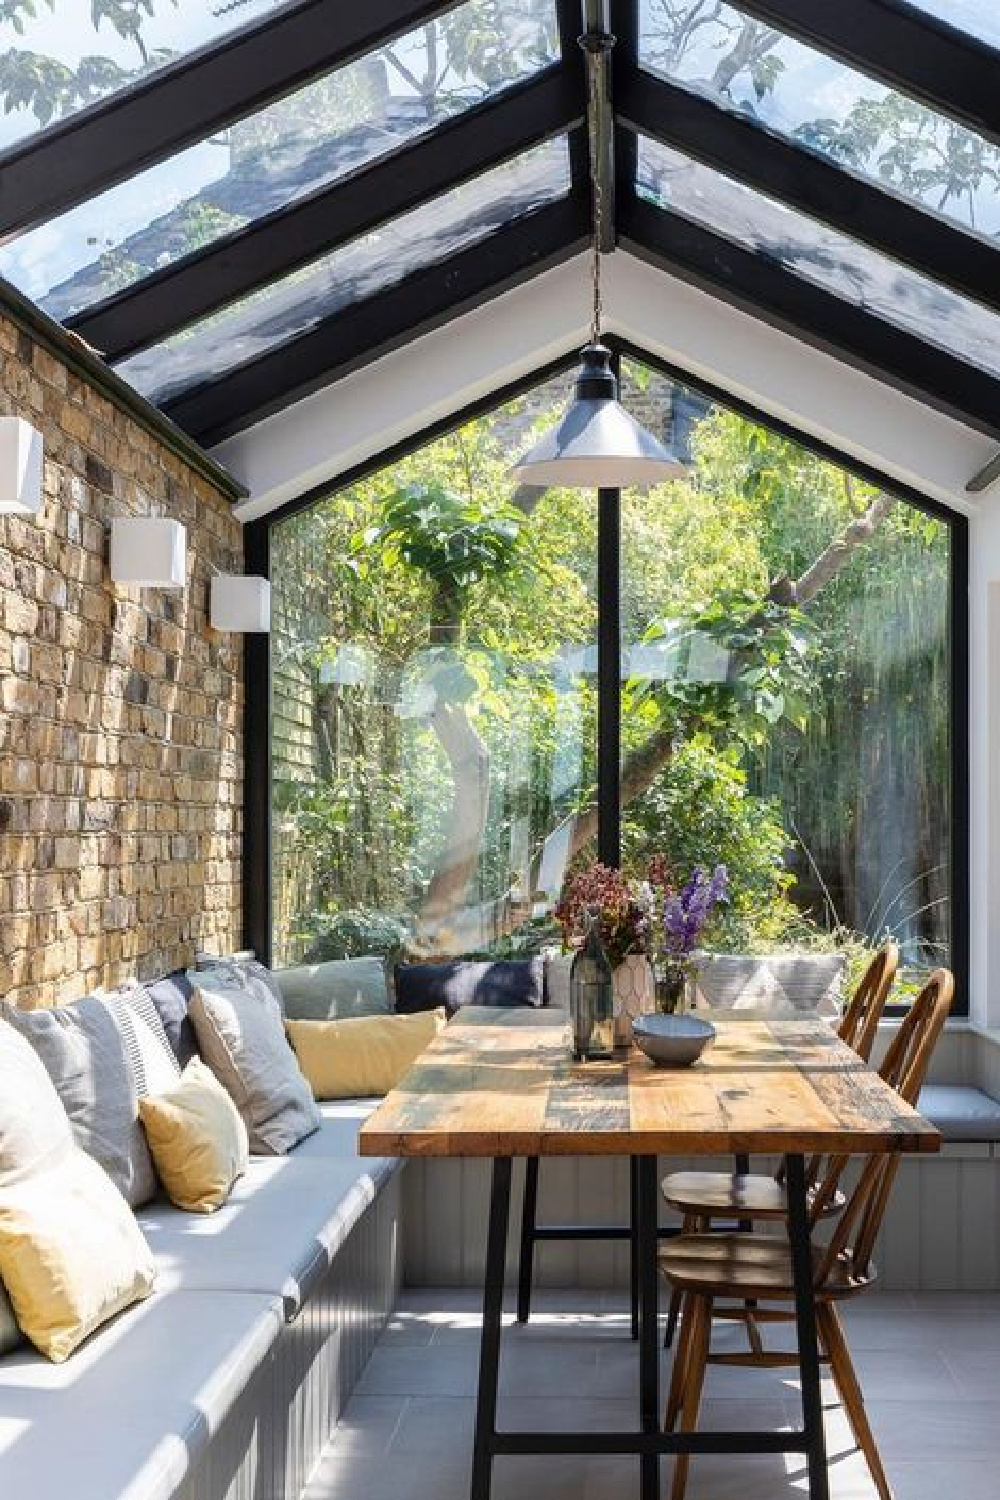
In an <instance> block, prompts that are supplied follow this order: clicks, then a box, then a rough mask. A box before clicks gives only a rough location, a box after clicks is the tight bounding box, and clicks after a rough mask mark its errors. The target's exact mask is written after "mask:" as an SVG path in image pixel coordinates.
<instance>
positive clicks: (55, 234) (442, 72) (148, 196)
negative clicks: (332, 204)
mask: <svg viewBox="0 0 1000 1500" xmlns="http://www.w3.org/2000/svg"><path fill="white" fill-rule="evenodd" d="M557 56H558V29H557V24H556V16H555V6H554V4H553V0H467V3H466V4H463V5H460V6H458V7H456V9H455V10H453V11H450V12H448V13H447V14H446V15H444V16H440V17H438V18H437V19H436V20H434V21H431V22H429V23H428V24H427V25H425V26H421V27H420V28H418V29H417V30H415V31H412V32H409V33H408V34H407V35H405V36H402V37H400V38H398V39H397V40H396V41H395V42H393V43H392V45H391V46H387V47H385V48H383V49H382V50H381V51H379V52H378V53H376V54H373V55H371V56H369V57H364V58H360V59H359V60H358V61H357V62H354V63H352V64H350V65H349V66H347V67H344V68H341V69H338V70H337V71H336V72H332V73H329V74H327V75H326V76H325V77H323V78H321V79H318V80H317V81H315V82H313V83H311V84H309V85H308V86H307V87H306V88H303V89H301V90H299V91H298V92H297V93H295V94H292V95H291V96H290V97H289V98H286V99H282V100H280V101H278V102H277V103H275V104H272V105H270V106H269V107H268V108H267V109H264V110H261V111H260V112H259V113H257V114H254V115H252V116H250V117H249V118H248V119H245V120H243V121H241V122H239V123H238V124H236V125H233V126H231V127H230V128H229V129H228V130H225V131H220V132H219V133H217V134H215V135H213V136H212V137H211V138H210V139H208V140H205V141H202V142H200V143H199V144H198V145H195V146H191V147H189V148H188V149H186V150H184V151H181V152H179V153H177V154H176V155H175V156H173V157H171V158H170V159H169V160H167V161H164V162H160V163H159V164H158V165H156V166H155V167H151V168H150V169H149V170H148V171H145V172H142V173H140V174H139V175H138V176H136V177H133V178H131V179H130V180H129V181H128V182H124V183H121V184H120V185H118V186H117V187H114V188H111V189H109V191H108V192H106V193H102V194H100V195H99V196H98V197H96V198H93V199H91V200H90V201H89V202H87V203H84V204H81V205H80V206H79V207H78V208H74V209H71V210H70V211H69V212H68V213H65V214H61V215H60V216H59V217H58V218H56V219H51V220H50V221H49V222H48V223H46V224H42V225H41V226H40V227H39V228H37V229H35V230H33V231H31V232H30V233H28V234H23V235H20V236H19V237H18V238H17V239H15V240H13V241H11V242H10V243H9V244H7V245H6V246H4V247H3V248H2V249H0V275H4V276H6V277H7V278H8V280H10V281H12V282H13V283H14V284H15V286H17V287H19V288H20V290H21V291H22V292H24V293H25V294H26V295H27V296H29V297H31V298H33V300H34V301H36V302H37V303H38V304H39V305H40V306H41V307H43V308H44V309H45V311H46V312H48V313H50V314H51V315H52V316H53V317H54V318H68V317H71V316H72V315H73V314H74V313H77V312H81V311H83V309H85V308H87V307H91V306H93V304H94V303H96V302H100V301H102V300H103V299H104V298H106V297H109V296H111V295H112V294H113V293H115V292H118V291H121V290H122V289H123V288H125V287H128V286H132V285H133V284H134V283H136V282H137V281H139V280H141V278H142V277H143V276H146V275H148V274H149V273H150V272H151V271H155V270H159V269H160V268H161V267H163V266H167V265H170V264H171V263H172V262H174V261H176V260H179V259H181V258H182V257H183V256H185V255H187V254H189V253H190V252H191V251H193V250H195V249H199V248H201V247H202V246H204V245H207V244H210V243H212V242H213V241H215V240H218V239H220V238H221V237H222V236H224V235H226V234H229V233H232V232H234V231H236V230H239V229H242V228H243V227H244V226H245V225H247V224H250V223H252V222H253V221H254V220H256V219H259V218H261V217H262V216H263V215H265V214H268V213H272V212H275V211H276V210H278V209H281V208H285V207H287V206H288V205H289V204H290V203H293V202H294V201H295V200H296V199H298V198H302V197H304V196H305V195H306V194H308V193H312V192H315V191H316V190H317V189H320V188H323V187H327V186H329V185H330V184H331V183H333V182H335V181H336V180H337V179H338V178H340V177H343V176H346V175H347V174H348V173H350V172H353V171H356V170H357V169H358V168H360V167H363V166H365V165H366V164H367V163H369V162H371V161H373V160H375V159H376V158H377V157H379V156H382V155H384V154H385V153H386V152H388V151H391V150H393V149H394V148H395V147H397V146H399V145H401V144H403V143H404V142H406V141H408V140H412V139H414V138H416V137H417V136H420V135H423V134H426V133H427V132H428V131H430V130H433V128H434V127H435V125H437V124H439V123H440V122H441V121H442V120H444V119H446V118H448V117H449V116H450V115H454V114H458V113H460V112H461V111H462V110H465V109H468V108H469V107H470V106H471V105H473V104H476V103H478V102H480V101H481V100H482V99H484V98H489V97H491V96H492V95H494V94H497V93H499V92H500V91H501V90H502V89H504V88H506V87H507V86H509V85H510V84H512V83H515V82H517V81H518V80H520V79H523V78H526V77H528V76H530V75H531V74H533V73H536V72H538V71H540V70H541V69H542V68H544V67H545V66H547V65H548V64H550V63H552V62H554V61H555V59H556V57H557Z"/></svg>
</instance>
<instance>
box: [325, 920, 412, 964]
mask: <svg viewBox="0 0 1000 1500" xmlns="http://www.w3.org/2000/svg"><path fill="white" fill-rule="evenodd" d="M299 937H300V938H302V939H303V940H305V941H306V942H307V943H308V947H307V948H306V951H305V953H304V955H303V958H302V962H303V963H307V964H319V963H325V962H326V961H327V959H331V958H364V957H366V956H368V955H370V954H378V955H380V956H382V957H385V958H387V959H388V960H389V961H390V963H393V962H395V961H396V960H398V959H400V958H401V957H402V955H403V953H404V952H405V950H406V944H407V940H408V938H409V926H408V924H407V922H406V921H405V920H404V919H403V918H402V917H394V916H392V915H390V914H389V913H387V912H384V911H370V910H365V909H364V908H362V909H360V910H353V911H338V912H312V913H310V915H309V916H308V917H307V918H306V920H305V921H304V922H303V924H302V928H301V930H300V933H299Z"/></svg>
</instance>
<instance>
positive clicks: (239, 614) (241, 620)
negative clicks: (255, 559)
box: [208, 573, 271, 635]
mask: <svg viewBox="0 0 1000 1500" xmlns="http://www.w3.org/2000/svg"><path fill="white" fill-rule="evenodd" d="M208 617H209V623H210V624H211V626H212V629H213V630H228V631H232V632H233V633H234V634H240V635H257V634H261V633H266V632H267V631H269V630H270V629H271V585H270V583H269V582H268V580H267V579H266V578H257V577H254V576H250V577H246V576H245V575H244V574H242V573H216V574H215V576H214V577H213V579H212V584H211V590H210V595H209V607H208Z"/></svg>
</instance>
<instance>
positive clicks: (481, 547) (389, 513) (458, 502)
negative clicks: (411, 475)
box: [354, 480, 521, 594]
mask: <svg viewBox="0 0 1000 1500" xmlns="http://www.w3.org/2000/svg"><path fill="white" fill-rule="evenodd" d="M520 529H521V518H520V516H519V515H518V514H517V512H516V511H513V510H511V509H510V508H509V507H506V506H503V505H499V504H496V503H493V504H491V503H490V502H489V501H486V502H483V501H480V500H476V499H474V498H472V497H468V498H465V497H463V496H461V495H458V494H456V493H455V492H454V491H453V490H450V489H448V488H447V487H446V486H445V485H443V484H440V483H439V482H437V481H434V480H431V481H429V482H427V483H424V484H409V485H407V486H406V487H405V488H404V489H401V490H397V491H396V492H395V493H394V494H391V495H389V496H388V498H387V499H386V500H385V502H384V504H383V508H382V516H381V519H380V522H379V524H378V525H377V526H374V527H370V528H369V529H368V530H367V531H365V532H364V533H362V535H361V536H360V537H359V538H358V539H357V540H356V542H355V544H354V547H355V550H356V551H361V550H363V549H365V548H368V547H380V548H381V553H382V564H383V566H384V567H386V568H392V567H395V566H397V565H398V564H399V563H401V562H403V563H406V564H407V566H408V567H411V568H416V569H417V571H418V572H420V573H423V574H424V575H425V576H426V577H427V578H429V579H431V580H432V581H433V582H434V583H435V585H436V586H438V587H439V588H445V589H446V590H448V591H449V592H454V593H456V594H462V593H464V591H465V590H466V589H468V588H469V587H470V586H471V585H472V584H474V583H482V582H484V581H485V580H487V579H493V578H498V577H499V576H500V575H501V574H503V573H506V572H508V571H509V569H510V568H511V566H512V565H513V561H514V554H515V548H516V546H517V539H518V535H519V533H520Z"/></svg>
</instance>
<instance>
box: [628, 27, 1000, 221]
mask: <svg viewBox="0 0 1000 1500" xmlns="http://www.w3.org/2000/svg"><path fill="white" fill-rule="evenodd" d="M940 3H941V6H942V8H944V4H945V0H940ZM983 3H984V5H985V4H986V0H983ZM639 55H640V60H641V62H642V65H643V67H645V68H646V69H648V70H649V71H650V72H652V73H655V74H657V75H658V76H660V77H662V78H665V79H667V80H668V81H669V82H671V83H676V84H678V85H680V86H681V87H683V88H686V89H690V90H692V91H694V92H696V93H700V94H705V95H707V96H708V97H709V98H710V99H712V101H713V102H714V103H716V104H718V105H720V106H721V107H722V108H724V109H728V110H731V111H732V112H733V113H738V114H742V115H749V116H751V117H752V118H753V119H754V120H755V121H757V122H758V123H759V124H761V125H763V126H766V127H767V128H769V129H770V130H773V131H774V132H775V133H776V134H778V135H781V136H784V137H786V138H787V139H789V140H791V141H794V142H795V143H796V144H797V145H800V146H803V147H805V148H807V149H809V150H812V151H815V152H818V153H819V154H820V155H821V156H825V157H828V158H830V159H831V160H833V161H835V162H837V164H838V165H839V166H842V167H844V168H846V169H847V170H848V171H851V172H855V173H857V174H858V175H859V176H861V177H866V178H869V179H870V180H872V181H874V182H876V183H877V184H878V185H879V186H880V187H885V188H889V189H891V190H892V191H894V192H896V193H898V194H899V195H900V196H901V197H904V198H907V199H909V200H910V201H912V202H914V203H916V204H918V205H919V207H921V208H923V209H925V210H928V211H929V212H933V213H936V214H939V215H940V216H941V217H943V218H946V219H948V220H949V221H951V222H953V223H955V224H957V225H959V226H960V227H961V228H962V229H964V230H966V231H969V232H973V233H978V234H981V235H985V236H996V235H1000V149H998V148H997V147H996V146H993V145H992V144H990V143H989V142H988V141H986V140H984V139H983V137H982V136H979V135H976V134H975V132H973V131H971V130H968V129H966V127H965V126H963V125H959V124H958V123H956V122H955V121H954V120H950V119H948V118H946V117H945V116H943V115H940V114H937V113H935V112H934V111H933V110H931V109H928V108H927V107H926V106H925V105H923V104H920V103H918V102H917V101H916V100H915V99H911V98H909V97H908V96H907V95H904V94H900V93H897V92H895V91H894V90H892V89H890V88H887V87H886V86H885V85H884V84H882V83H878V82H876V81H875V80H874V79H872V78H868V77H866V76H865V75H864V74H863V73H859V72H855V71H854V70H853V69H851V68H849V67H846V66H845V65H844V64H843V63H841V62H839V61H837V60H836V59H835V58H832V57H829V56H827V55H826V54H824V53H822V52H817V51H815V50H814V49H813V48H811V47H807V46H805V45H804V44H803V43H801V42H798V41H795V40H794V39H793V38H791V37H788V36H785V35H784V34H783V33H782V32H780V31H776V30H775V29H774V27H773V26H768V25H767V24H766V23H765V22H763V21H758V20H752V19H751V18H750V17H748V16H746V15H744V14H743V13H742V12H741V11H739V10H737V9H736V8H735V7H734V6H732V5H727V4H724V3H721V0H720V3H713V4H711V5H705V4H704V3H703V0H641V30H640V43H639Z"/></svg>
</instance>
